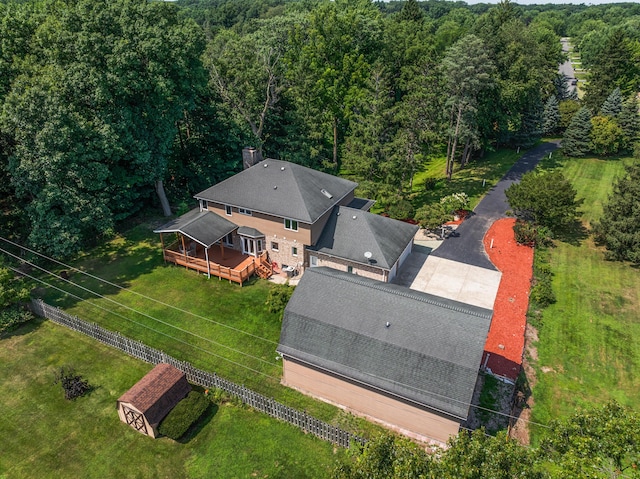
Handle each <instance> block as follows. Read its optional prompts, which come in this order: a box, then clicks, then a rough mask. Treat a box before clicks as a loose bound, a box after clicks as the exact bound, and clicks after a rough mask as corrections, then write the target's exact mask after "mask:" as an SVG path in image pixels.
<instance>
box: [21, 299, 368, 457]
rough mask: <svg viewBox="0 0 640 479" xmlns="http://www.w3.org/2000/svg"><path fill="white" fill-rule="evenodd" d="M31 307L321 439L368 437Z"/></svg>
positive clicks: (347, 441)
mask: <svg viewBox="0 0 640 479" xmlns="http://www.w3.org/2000/svg"><path fill="white" fill-rule="evenodd" d="M31 310H32V311H33V313H34V314H37V315H38V316H42V317H44V318H47V319H49V320H51V321H53V322H54V323H57V324H60V325H62V326H66V327H68V328H70V329H73V330H74V331H78V332H80V333H83V334H86V335H87V336H90V337H92V338H94V339H97V340H98V341H100V342H101V343H104V344H106V345H108V346H111V347H114V348H116V349H119V350H120V351H123V352H125V353H127V354H128V355H130V356H133V357H135V358H138V359H142V360H143V361H146V362H148V363H151V364H159V363H168V364H171V365H172V366H174V367H175V368H177V369H179V370H180V371H182V372H184V373H185V375H186V376H187V380H189V382H191V383H193V384H198V385H200V386H202V387H205V388H210V389H212V388H217V389H221V390H222V391H224V392H226V393H227V394H230V395H232V396H235V397H237V398H238V399H240V400H241V401H242V402H243V403H244V404H246V405H248V406H251V407H252V408H254V409H256V410H258V411H260V412H263V413H266V414H268V415H269V416H271V417H274V418H276V419H280V420H282V421H285V422H288V423H289V424H293V425H294V426H297V427H299V428H300V429H302V430H303V431H305V432H308V433H311V434H313V435H315V436H317V437H319V438H320V439H323V440H325V441H329V442H332V443H333V444H337V445H338V446H341V447H345V448H347V447H349V446H350V445H351V444H352V443H354V442H358V443H360V444H364V443H365V440H364V439H363V438H361V437H359V436H356V435H354V434H351V433H350V432H348V431H344V430H343V429H340V428H339V427H336V426H332V425H331V424H328V423H326V422H323V421H320V420H319V419H316V418H314V417H313V416H310V415H309V414H307V413H306V412H304V411H298V410H297V409H293V408H290V407H289V406H285V405H284V404H281V403H279V402H278V401H276V400H275V399H273V398H269V397H266V396H263V395H262V394H259V393H257V392H255V391H252V390H251V389H248V388H246V387H244V386H239V385H237V384H235V383H233V382H231V381H228V380H226V379H223V378H221V377H220V376H218V375H216V374H213V373H210V372H207V371H203V370H201V369H197V368H195V367H193V366H192V365H191V364H190V363H188V362H183V361H179V360H177V359H175V358H173V357H171V356H169V355H168V354H166V353H165V352H164V351H160V350H158V349H154V348H150V347H149V346H147V345H146V344H144V343H142V342H140V341H135V340H133V339H129V338H127V337H125V336H122V335H121V334H120V333H117V332H113V331H109V330H107V329H104V328H102V327H101V326H98V325H97V324H95V323H88V322H86V321H83V320H82V319H80V318H78V317H76V316H71V315H70V314H67V313H65V312H64V311H62V310H61V309H59V308H56V307H54V306H51V305H49V304H47V303H45V302H44V301H42V300H41V299H34V300H33V301H32V302H31Z"/></svg>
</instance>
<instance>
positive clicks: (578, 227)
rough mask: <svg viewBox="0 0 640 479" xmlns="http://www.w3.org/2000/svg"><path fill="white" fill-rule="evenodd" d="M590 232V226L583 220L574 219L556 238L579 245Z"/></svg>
mask: <svg viewBox="0 0 640 479" xmlns="http://www.w3.org/2000/svg"><path fill="white" fill-rule="evenodd" d="M589 234H590V233H589V230H588V228H587V227H586V226H585V225H584V224H582V222H581V221H579V220H573V221H571V222H570V223H568V224H567V225H566V226H565V227H564V228H562V229H561V230H560V231H559V232H558V233H557V234H556V238H557V239H558V240H560V241H562V242H563V243H567V244H570V245H572V246H579V245H580V244H581V243H582V242H583V241H584V240H586V239H587V238H588V237H589Z"/></svg>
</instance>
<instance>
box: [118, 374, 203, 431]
mask: <svg viewBox="0 0 640 479" xmlns="http://www.w3.org/2000/svg"><path fill="white" fill-rule="evenodd" d="M189 391H191V385H190V384H189V383H188V382H187V378H186V376H185V375H184V373H183V372H182V371H180V370H179V369H176V368H174V367H173V366H171V365H170V364H165V363H160V364H158V365H157V366H156V367H154V368H153V369H152V370H151V371H149V373H148V374H147V375H146V376H144V377H143V378H142V379H141V380H140V381H138V382H137V383H136V384H134V385H133V387H132V388H131V389H129V390H128V391H127V392H126V393H124V394H123V395H122V396H120V399H118V416H120V420H121V421H122V422H124V423H127V424H129V425H130V426H131V427H132V428H134V429H135V430H137V431H140V432H141V433H142V434H146V435H147V436H151V437H154V438H155V437H158V426H159V425H160V421H162V420H163V419H164V418H165V417H166V415H167V414H169V412H170V411H171V410H172V409H173V408H174V407H175V406H176V404H178V403H179V402H180V401H181V400H182V399H183V398H184V397H186V395H187V394H189Z"/></svg>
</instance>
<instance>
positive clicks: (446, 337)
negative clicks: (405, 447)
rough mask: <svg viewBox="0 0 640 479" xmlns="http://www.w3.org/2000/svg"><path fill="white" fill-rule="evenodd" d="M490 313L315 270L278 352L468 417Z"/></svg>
mask: <svg viewBox="0 0 640 479" xmlns="http://www.w3.org/2000/svg"><path fill="white" fill-rule="evenodd" d="M491 314H492V312H491V310H488V309H484V308H479V307H476V306H470V305H467V304H463V303H459V302H456V301H452V300H448V299H445V298H440V297H438V296H433V295H430V294H426V293H421V292H418V291H414V290H410V289H408V288H405V287H402V286H398V285H394V284H389V283H382V282H379V281H375V280H371V279H368V278H362V277H359V276H355V275H352V274H348V273H345V272H341V271H336V270H332V269H329V268H311V269H308V270H307V271H305V274H304V275H303V276H302V278H301V280H300V283H299V284H298V286H297V287H296V289H295V291H294V293H293V296H292V297H291V300H290V301H289V304H288V305H287V307H286V309H285V314H284V319H283V325H282V331H281V335H280V344H279V346H278V351H279V352H280V353H281V354H282V355H284V356H288V357H290V358H292V359H295V360H299V361H301V362H304V363H306V364H309V365H311V366H314V367H317V368H320V369H323V370H326V371H328V372H330V373H333V374H336V375H338V376H342V377H344V378H347V379H350V380H353V381H356V382H359V383H361V384H363V385H365V386H368V387H372V388H375V389H378V390H381V391H384V392H386V393H387V394H391V395H394V396H397V397H400V398H404V399H407V400H410V401H412V402H414V403H417V404H420V405H422V406H426V407H428V408H431V409H432V410H435V411H439V412H441V413H445V414H447V415H449V416H452V417H455V418H457V419H461V420H464V419H466V417H467V415H468V411H469V404H470V402H471V399H472V396H473V390H474V388H475V383H476V379H477V376H478V370H479V367H480V362H481V358H482V352H483V350H484V344H485V340H486V336H487V332H488V330H489V324H490V322H491ZM387 322H388V323H389V325H388V326H387Z"/></svg>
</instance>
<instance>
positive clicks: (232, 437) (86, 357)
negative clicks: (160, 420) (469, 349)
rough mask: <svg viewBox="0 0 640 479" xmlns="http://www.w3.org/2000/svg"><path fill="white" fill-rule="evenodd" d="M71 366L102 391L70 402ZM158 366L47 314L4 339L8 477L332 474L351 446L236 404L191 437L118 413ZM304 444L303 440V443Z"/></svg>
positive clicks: (0, 392)
mask: <svg viewBox="0 0 640 479" xmlns="http://www.w3.org/2000/svg"><path fill="white" fill-rule="evenodd" d="M62 365H71V366H73V367H75V369H76V371H77V372H78V373H79V374H81V375H82V376H83V377H84V378H85V379H87V380H88V381H89V382H90V384H91V385H92V386H94V388H95V389H94V390H93V391H92V392H91V393H90V394H88V395H87V396H85V397H82V398H78V399H76V400H75V401H67V400H65V399H64V397H63V391H62V388H61V387H60V385H54V384H53V375H54V372H55V370H56V368H57V367H59V366H62ZM150 369H151V365H149V364H146V363H143V362H141V361H137V360H135V359H132V358H130V357H128V356H126V355H124V354H122V353H119V352H118V351H116V350H114V349H111V348H108V347H106V346H102V345H101V344H99V343H97V342H96V341H94V340H92V339H90V338H88V337H86V336H83V335H81V334H78V333H74V332H72V331H70V330H67V329H66V328H63V327H61V326H57V325H55V324H53V323H50V322H42V321H40V320H38V321H34V322H32V323H31V324H27V325H25V326H23V327H22V328H20V329H19V330H17V331H16V332H15V333H13V334H12V335H10V336H9V337H5V338H3V339H1V340H0V377H1V378H2V381H0V408H1V409H2V414H0V438H2V453H0V478H7V479H8V478H11V479H14V478H16V479H18V478H34V477H43V478H68V477H83V478H91V477H95V478H105V477H114V478H115V477H117V478H171V479H174V478H187V477H192V478H198V477H201V478H210V477H215V478H239V477H258V478H266V477H269V478H290V477H296V478H318V479H320V478H326V477H328V475H329V471H330V470H331V469H332V468H333V465H334V463H335V461H336V459H337V458H339V457H341V455H342V454H343V452H342V451H341V450H337V451H334V447H333V445H332V444H330V443H327V442H324V441H321V440H319V439H316V438H315V437H313V436H311V435H306V434H304V433H303V432H301V431H300V430H298V429H297V428H295V427H293V426H290V425H287V424H286V423H283V422H281V421H277V420H275V419H271V418H269V417H268V416H265V415H263V414H260V413H257V412H255V411H252V410H249V409H246V408H243V407H239V406H234V405H230V404H220V405H213V406H212V407H211V408H210V410H209V412H208V414H207V415H206V416H205V417H204V418H203V420H202V421H201V423H200V424H199V425H198V426H197V427H196V432H195V433H194V432H192V433H190V434H188V435H187V440H183V441H182V442H181V443H178V442H174V441H171V440H169V439H167V438H161V439H156V440H153V439H151V438H149V437H146V436H143V435H142V434H140V433H138V432H136V431H134V430H133V429H132V428H130V427H129V426H127V425H125V424H123V423H122V422H120V420H119V419H118V414H117V412H116V400H117V398H118V397H120V395H122V394H123V393H124V392H125V391H126V390H127V389H128V388H130V387H131V386H132V385H133V384H135V382H136V381H138V380H139V379H140V378H141V377H142V376H143V375H144V374H146V373H147V372H148V371H149V370H150ZM293 446H295V447H293Z"/></svg>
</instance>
